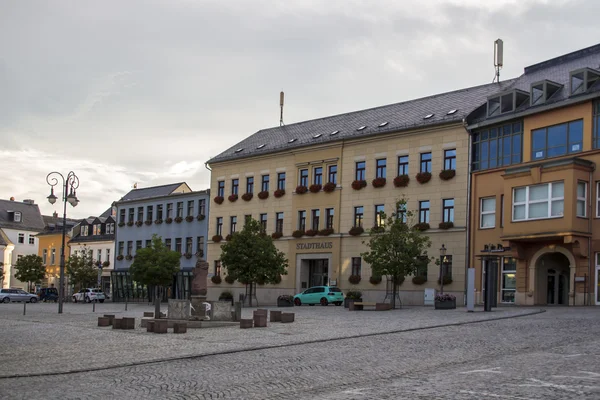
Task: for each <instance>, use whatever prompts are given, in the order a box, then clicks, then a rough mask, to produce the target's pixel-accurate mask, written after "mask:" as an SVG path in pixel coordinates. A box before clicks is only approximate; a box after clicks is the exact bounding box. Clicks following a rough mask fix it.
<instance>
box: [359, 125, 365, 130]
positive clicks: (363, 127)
mask: <svg viewBox="0 0 600 400" xmlns="http://www.w3.org/2000/svg"><path fill="white" fill-rule="evenodd" d="M366 127H367V126H366V125H363V126H361V127H360V128H358V129H357V131H362V130H363V129H365V128H366Z"/></svg>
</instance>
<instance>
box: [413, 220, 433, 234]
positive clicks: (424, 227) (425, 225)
mask: <svg viewBox="0 0 600 400" xmlns="http://www.w3.org/2000/svg"><path fill="white" fill-rule="evenodd" d="M413 228H414V229H415V230H417V231H421V232H422V231H426V230H428V229H429V224H428V223H427V222H419V223H418V224H415V226H413Z"/></svg>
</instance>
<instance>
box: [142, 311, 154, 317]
mask: <svg viewBox="0 0 600 400" xmlns="http://www.w3.org/2000/svg"><path fill="white" fill-rule="evenodd" d="M144 317H150V318H154V313H153V312H151V311H144Z"/></svg>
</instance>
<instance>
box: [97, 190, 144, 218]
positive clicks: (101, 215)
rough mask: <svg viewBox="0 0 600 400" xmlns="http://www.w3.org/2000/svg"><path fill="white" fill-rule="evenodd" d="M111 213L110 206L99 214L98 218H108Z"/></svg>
mask: <svg viewBox="0 0 600 400" xmlns="http://www.w3.org/2000/svg"><path fill="white" fill-rule="evenodd" d="M136 190H137V189H136ZM111 215H112V207H109V208H108V210H106V211H104V212H103V213H102V214H100V218H108V217H110V216H111Z"/></svg>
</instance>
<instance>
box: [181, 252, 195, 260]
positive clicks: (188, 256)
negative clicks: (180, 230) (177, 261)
mask: <svg viewBox="0 0 600 400" xmlns="http://www.w3.org/2000/svg"><path fill="white" fill-rule="evenodd" d="M192 255H193V254H192V253H189V252H186V253H185V254H184V255H183V256H184V257H185V258H187V259H188V260H189V259H190V258H192Z"/></svg>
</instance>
